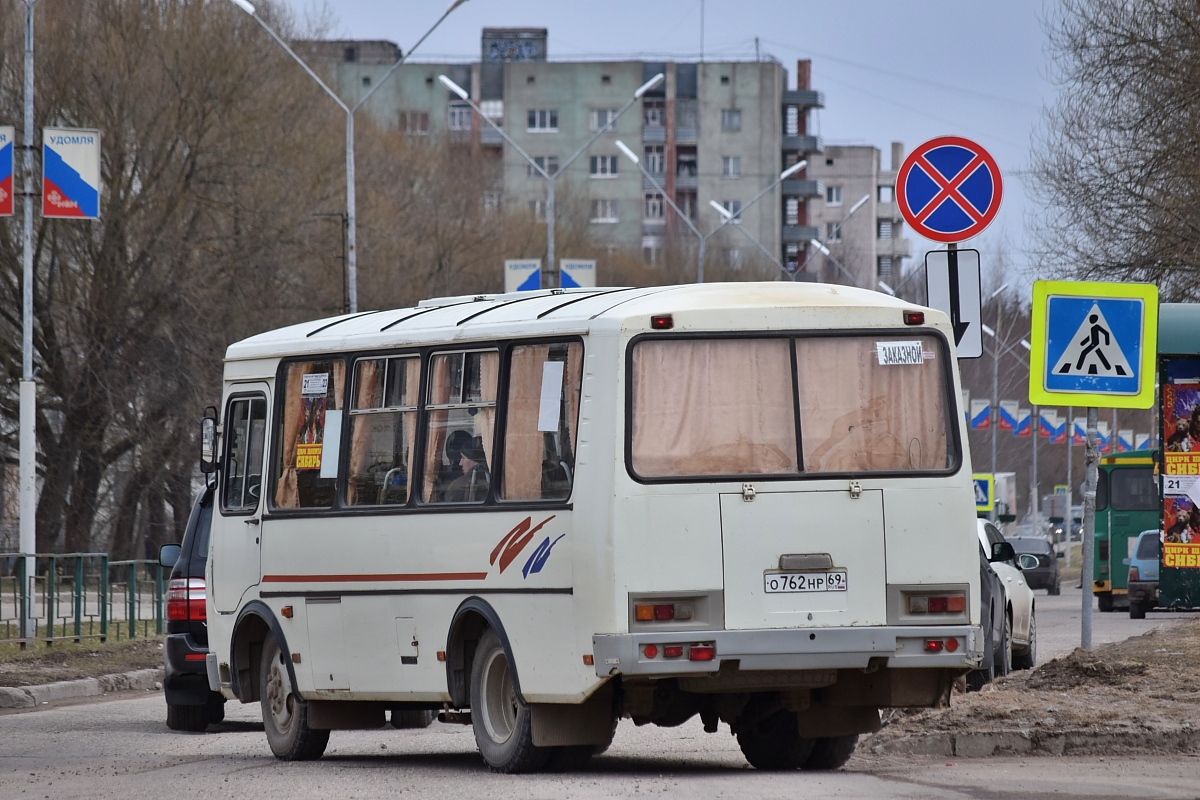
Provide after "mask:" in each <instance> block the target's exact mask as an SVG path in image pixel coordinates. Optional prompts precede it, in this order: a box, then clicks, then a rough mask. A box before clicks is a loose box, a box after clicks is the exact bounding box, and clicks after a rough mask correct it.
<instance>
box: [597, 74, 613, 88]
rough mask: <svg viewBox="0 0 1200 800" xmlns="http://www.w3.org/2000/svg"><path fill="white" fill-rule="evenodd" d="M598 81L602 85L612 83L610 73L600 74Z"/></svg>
mask: <svg viewBox="0 0 1200 800" xmlns="http://www.w3.org/2000/svg"><path fill="white" fill-rule="evenodd" d="M600 83H601V84H602V85H604V86H608V85H610V84H611V83H612V75H601V76H600Z"/></svg>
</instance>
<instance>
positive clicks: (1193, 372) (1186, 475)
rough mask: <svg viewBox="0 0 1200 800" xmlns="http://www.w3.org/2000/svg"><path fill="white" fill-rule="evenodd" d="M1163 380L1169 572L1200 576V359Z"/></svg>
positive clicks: (1174, 365) (1173, 367)
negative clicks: (1194, 572)
mask: <svg viewBox="0 0 1200 800" xmlns="http://www.w3.org/2000/svg"><path fill="white" fill-rule="evenodd" d="M1166 366H1167V368H1166V370H1165V371H1164V374H1163V375H1162V428H1163V475H1162V489H1163V562H1162V563H1163V566H1164V567H1183V568H1191V569H1197V570H1200V480H1197V478H1198V477H1200V359H1193V358H1174V359H1170V360H1169V361H1167V362H1166Z"/></svg>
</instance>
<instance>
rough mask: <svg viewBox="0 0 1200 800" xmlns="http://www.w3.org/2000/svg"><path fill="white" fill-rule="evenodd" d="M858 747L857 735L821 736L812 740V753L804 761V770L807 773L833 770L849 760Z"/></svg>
mask: <svg viewBox="0 0 1200 800" xmlns="http://www.w3.org/2000/svg"><path fill="white" fill-rule="evenodd" d="M856 746H858V734H850V735H849V736H822V737H821V738H820V739H814V740H813V746H812V752H811V753H809V754H808V758H807V759H805V760H804V769H806V770H809V771H828V770H834V769H837V768H838V767H840V766H842V765H843V764H845V763H846V762H847V761H849V760H850V756H852V755H854V748H855V747H856Z"/></svg>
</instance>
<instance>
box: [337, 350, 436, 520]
mask: <svg viewBox="0 0 1200 800" xmlns="http://www.w3.org/2000/svg"><path fill="white" fill-rule="evenodd" d="M420 381H421V359H420V357H419V356H409V357H404V358H371V359H366V358H364V359H359V360H358V361H357V362H355V364H354V393H353V395H352V405H351V407H350V469H349V473H350V474H349V476H348V478H347V482H346V504H347V505H352V506H361V505H404V504H405V503H407V502H408V497H409V494H410V487H411V482H412V475H413V471H414V467H415V463H414V462H413V450H414V449H415V447H414V445H415V442H416V438H417V398H418V392H419V384H420Z"/></svg>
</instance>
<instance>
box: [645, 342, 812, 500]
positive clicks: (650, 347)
mask: <svg viewBox="0 0 1200 800" xmlns="http://www.w3.org/2000/svg"><path fill="white" fill-rule="evenodd" d="M632 391H633V423H632V424H633V467H634V470H635V471H636V472H637V474H639V475H642V476H644V477H673V476H686V475H730V474H734V475H742V474H777V473H787V472H796V471H797V470H798V458H797V456H796V424H795V408H794V405H793V399H792V369H791V354H790V344H789V341H788V340H787V339H721V340H674V341H672V340H666V341H643V342H641V343H639V344H638V345H637V346H636V347H635V348H634V351H633V387H632Z"/></svg>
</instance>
